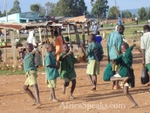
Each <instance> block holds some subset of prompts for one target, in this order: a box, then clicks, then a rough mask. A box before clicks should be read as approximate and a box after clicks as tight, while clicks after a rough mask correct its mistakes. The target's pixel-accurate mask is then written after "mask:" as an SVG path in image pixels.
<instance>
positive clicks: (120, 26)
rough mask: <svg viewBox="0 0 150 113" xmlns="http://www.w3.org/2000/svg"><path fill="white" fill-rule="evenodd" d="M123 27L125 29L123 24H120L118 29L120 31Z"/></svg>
mask: <svg viewBox="0 0 150 113" xmlns="http://www.w3.org/2000/svg"><path fill="white" fill-rule="evenodd" d="M121 29H125V27H124V26H123V25H118V27H117V30H118V31H120V30H121Z"/></svg>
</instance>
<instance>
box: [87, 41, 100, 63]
mask: <svg viewBox="0 0 150 113" xmlns="http://www.w3.org/2000/svg"><path fill="white" fill-rule="evenodd" d="M98 48H99V50H100V51H101V53H102V54H103V47H102V45H101V44H99V43H96V42H91V43H90V44H89V45H88V48H87V50H86V56H87V57H88V59H89V60H96V59H95V56H94V50H95V49H98Z"/></svg>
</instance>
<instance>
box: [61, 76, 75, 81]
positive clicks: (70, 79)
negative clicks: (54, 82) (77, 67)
mask: <svg viewBox="0 0 150 113" xmlns="http://www.w3.org/2000/svg"><path fill="white" fill-rule="evenodd" d="M75 79H76V77H69V78H64V81H65V82H70V81H72V80H75Z"/></svg>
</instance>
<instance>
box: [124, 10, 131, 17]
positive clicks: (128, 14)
mask: <svg viewBox="0 0 150 113" xmlns="http://www.w3.org/2000/svg"><path fill="white" fill-rule="evenodd" d="M131 17H132V13H131V12H130V11H128V10H127V11H123V12H122V18H131Z"/></svg>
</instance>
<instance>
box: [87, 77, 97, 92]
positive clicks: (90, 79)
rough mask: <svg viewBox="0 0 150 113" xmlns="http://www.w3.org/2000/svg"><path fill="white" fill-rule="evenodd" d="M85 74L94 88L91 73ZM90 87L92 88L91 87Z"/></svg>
mask: <svg viewBox="0 0 150 113" xmlns="http://www.w3.org/2000/svg"><path fill="white" fill-rule="evenodd" d="M87 76H88V79H89V81H90V83H91V85H92V86H93V87H94V88H95V85H94V83H93V81H92V76H91V75H87ZM92 89H93V88H92Z"/></svg>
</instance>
